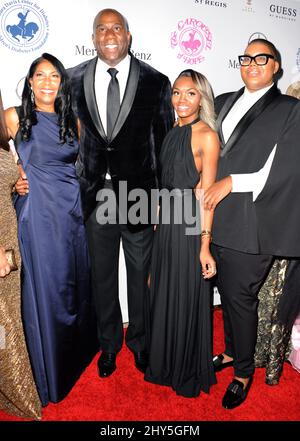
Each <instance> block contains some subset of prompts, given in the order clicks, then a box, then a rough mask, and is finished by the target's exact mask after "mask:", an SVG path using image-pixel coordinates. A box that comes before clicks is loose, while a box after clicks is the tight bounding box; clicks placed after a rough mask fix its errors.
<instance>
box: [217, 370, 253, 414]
mask: <svg viewBox="0 0 300 441" xmlns="http://www.w3.org/2000/svg"><path fill="white" fill-rule="evenodd" d="M251 383H252V377H250V378H249V381H248V384H247V386H246V387H245V388H244V384H243V383H242V382H241V381H239V380H236V379H234V380H233V381H232V383H230V385H229V386H228V388H227V391H226V393H225V395H224V397H223V401H222V406H223V407H225V409H234V408H235V407H238V406H240V405H241V404H242V403H243V402H244V401H245V399H246V398H247V395H248V392H249V389H250V386H251Z"/></svg>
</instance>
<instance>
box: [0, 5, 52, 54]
mask: <svg viewBox="0 0 300 441" xmlns="http://www.w3.org/2000/svg"><path fill="white" fill-rule="evenodd" d="M0 28H1V33H0V43H2V45H4V46H5V47H6V48H7V49H10V50H12V51H15V52H25V53H26V52H33V51H35V50H37V49H40V48H41V47H42V46H43V45H44V44H45V42H46V41H47V38H48V33H49V22H48V18H47V16H46V14H45V11H44V9H42V8H41V7H40V6H39V5H38V3H37V2H31V1H28V0H18V1H16V0H12V1H10V2H7V3H4V5H3V7H2V8H1V9H0Z"/></svg>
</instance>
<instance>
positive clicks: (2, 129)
mask: <svg viewBox="0 0 300 441" xmlns="http://www.w3.org/2000/svg"><path fill="white" fill-rule="evenodd" d="M0 147H1V148H2V149H4V150H9V144H8V135H7V130H6V124H5V121H4V111H3V103H2V97H1V92H0Z"/></svg>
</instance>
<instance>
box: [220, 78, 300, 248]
mask: <svg viewBox="0 0 300 441" xmlns="http://www.w3.org/2000/svg"><path fill="white" fill-rule="evenodd" d="M243 91H244V88H243V89H241V90H239V91H238V92H235V93H229V94H224V95H221V96H219V97H217V98H216V111H217V112H218V118H217V126H218V132H219V136H220V141H221V155H220V160H219V167H218V176H217V180H219V179H222V178H223V177H225V176H228V175H230V174H239V173H252V172H256V171H258V170H260V169H261V168H262V167H263V166H264V164H265V163H266V161H267V159H268V156H269V154H270V153H271V151H272V150H273V148H274V146H275V144H276V143H278V141H279V139H280V135H281V134H282V132H283V130H284V128H285V126H286V124H287V121H288V120H289V117H290V115H291V114H292V111H293V109H294V107H295V105H296V104H297V103H298V100H297V99H296V98H292V97H290V96H287V95H282V94H281V93H280V91H279V90H278V89H277V87H276V86H275V85H274V86H273V87H272V88H271V89H269V91H268V92H267V93H266V94H265V95H263V97H262V98H261V99H259V100H258V101H257V102H256V103H255V104H254V106H252V108H251V109H250V110H249V111H248V112H247V113H246V114H245V115H244V117H243V118H242V119H241V120H240V122H239V123H238V124H237V126H236V128H235V129H234V131H233V133H232V134H231V136H230V137H229V139H228V141H227V143H225V142H224V137H223V132H222V122H223V120H224V118H225V117H226V115H227V114H228V113H229V111H230V109H231V108H232V106H233V105H234V103H235V102H236V101H237V99H238V98H239V97H240V96H241V95H242V93H243ZM258 200H259V198H258ZM259 233H260V229H259V228H258V224H257V212H256V204H255V203H253V197H252V193H230V194H229V195H228V196H227V197H226V198H225V199H223V201H221V202H220V203H219V205H218V207H217V209H216V212H215V216H214V226H213V237H214V243H215V244H217V245H221V246H223V247H226V248H231V249H234V250H237V251H242V252H245V253H253V254H276V253H275V252H272V253H270V249H268V250H266V249H264V248H265V247H262V244H263V243H264V241H263V238H262V237H260V234H259ZM274 251H275V250H274Z"/></svg>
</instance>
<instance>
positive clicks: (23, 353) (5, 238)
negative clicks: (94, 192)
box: [0, 148, 41, 419]
mask: <svg viewBox="0 0 300 441" xmlns="http://www.w3.org/2000/svg"><path fill="white" fill-rule="evenodd" d="M17 179H18V170H17V167H16V165H15V164H14V161H13V158H12V155H11V153H9V152H7V151H5V150H3V149H1V148H0V246H1V247H4V248H6V249H8V248H13V249H14V252H15V255H16V260H17V264H18V268H19V270H18V271H12V272H11V273H10V274H9V275H7V276H6V277H4V278H3V277H0V409H1V410H4V411H6V412H8V413H11V414H13V415H17V416H20V417H25V418H33V419H40V417H41V404H40V400H39V398H38V394H37V391H36V387H35V384H34V380H33V376H32V371H31V366H30V362H29V358H28V354H27V349H26V343H25V337H24V333H23V325H22V319H21V294H20V267H21V261H20V254H19V249H18V240H17V222H16V215H15V210H14V208H13V205H12V201H11V189H12V186H13V183H14V182H16V180H17Z"/></svg>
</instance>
